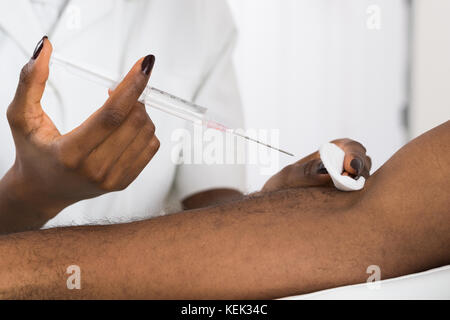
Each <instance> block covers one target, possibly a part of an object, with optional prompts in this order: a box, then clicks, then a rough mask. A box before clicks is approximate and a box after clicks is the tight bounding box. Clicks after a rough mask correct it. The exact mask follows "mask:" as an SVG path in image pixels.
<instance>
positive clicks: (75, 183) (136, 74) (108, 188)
mask: <svg viewBox="0 0 450 320" xmlns="http://www.w3.org/2000/svg"><path fill="white" fill-rule="evenodd" d="M51 52H52V46H51V43H50V42H49V40H48V39H47V38H46V37H44V38H43V39H42V40H41V41H40V42H39V44H38V46H37V47H36V50H35V53H34V54H33V57H32V58H31V59H30V61H29V62H28V63H27V64H26V65H25V66H24V67H23V69H22V72H21V75H20V81H19V85H18V88H17V92H16V95H15V97H14V100H13V101H12V103H11V104H10V106H9V108H8V111H7V117H8V121H9V124H10V127H11V131H12V134H13V137H14V142H15V146H16V161H15V163H14V165H13V166H12V168H11V169H10V170H9V171H8V173H7V174H6V175H5V177H3V178H2V180H0V234H1V233H8V232H17V231H23V230H27V229H34V228H39V227H41V226H42V225H44V224H45V223H46V222H47V221H48V220H49V219H51V218H53V217H54V216H55V215H56V214H58V213H59V212H60V211H61V210H62V209H64V208H65V207H67V206H69V205H71V204H73V203H75V202H78V201H80V200H84V199H88V198H93V197H96V196H99V195H102V194H105V193H108V192H112V191H118V190H123V189H124V188H126V187H127V186H128V185H129V184H130V183H131V182H133V181H134V180H135V179H136V177H137V176H138V175H139V173H140V172H141V171H142V170H143V169H144V168H145V166H146V165H147V164H148V163H149V161H150V160H151V159H152V157H153V156H154V155H155V153H156V152H157V151H158V148H159V140H158V139H157V137H156V135H155V126H154V125H153V123H152V121H151V120H150V117H149V116H148V114H147V113H146V111H145V107H144V105H142V104H140V103H138V101H137V100H138V98H139V96H140V95H141V93H142V91H143V90H144V88H145V86H146V85H147V82H148V80H149V78H150V73H151V71H152V68H153V65H154V61H155V58H154V56H152V55H149V56H147V57H145V58H142V59H140V60H139V61H138V62H137V63H136V64H135V65H134V66H133V68H132V69H131V70H130V72H129V73H128V75H127V76H126V77H125V79H124V80H123V81H122V82H121V83H120V84H119V86H118V87H117V88H116V89H115V90H114V91H113V92H111V93H110V97H109V98H108V100H107V101H106V102H105V104H104V105H103V106H102V107H101V108H100V109H98V110H97V111H96V112H95V113H94V114H92V115H91V116H90V117H89V118H88V119H87V120H86V121H85V122H84V123H83V124H81V125H80V126H79V127H78V128H76V129H74V130H73V131H71V132H69V133H68V134H66V135H61V134H60V133H59V131H58V130H57V128H56V127H55V125H54V124H53V122H52V120H51V119H50V118H49V117H48V116H47V114H46V113H45V112H44V111H43V109H42V107H41V103H40V101H41V97H42V95H43V93H44V89H45V85H46V81H47V78H48V75H49V59H50V55H51Z"/></svg>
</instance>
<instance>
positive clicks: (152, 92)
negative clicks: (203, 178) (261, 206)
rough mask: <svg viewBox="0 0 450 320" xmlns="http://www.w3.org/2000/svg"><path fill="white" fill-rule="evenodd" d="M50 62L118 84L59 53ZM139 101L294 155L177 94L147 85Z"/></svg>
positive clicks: (89, 77) (105, 83) (86, 76)
mask: <svg viewBox="0 0 450 320" xmlns="http://www.w3.org/2000/svg"><path fill="white" fill-rule="evenodd" d="M50 64H55V65H58V66H60V67H62V68H64V69H66V70H67V71H69V72H71V73H73V74H76V75H79V76H80V77H82V78H84V79H87V80H90V81H92V82H95V83H97V84H99V85H101V86H104V87H105V88H109V89H112V88H114V87H115V86H116V85H117V81H115V80H113V79H112V78H111V77H109V76H107V75H105V74H103V73H101V72H98V71H94V70H93V69H92V67H89V68H88V67H83V66H81V65H79V64H78V63H75V62H72V61H70V60H68V59H64V58H62V57H61V56H59V55H58V54H55V53H53V55H52V58H51V60H50ZM139 102H141V103H143V104H144V105H145V106H147V107H151V108H154V109H158V110H160V111H163V112H165V113H167V114H170V115H172V116H175V117H178V118H181V119H184V120H187V121H190V122H192V123H194V124H198V125H202V126H205V127H207V128H212V129H215V130H219V131H222V132H227V133H231V134H233V135H235V136H238V137H241V138H244V139H246V140H248V141H252V142H255V143H258V144H260V145H263V146H265V147H268V148H271V149H273V150H276V151H279V152H282V153H284V154H287V155H289V156H292V157H293V156H294V155H293V154H292V153H290V152H287V151H284V150H282V149H279V148H276V147H273V146H271V145H269V144H267V143H264V142H261V141H259V140H256V139H253V138H251V137H249V136H246V135H244V134H241V133H240V132H238V131H236V130H234V129H232V128H228V127H227V126H225V125H223V124H221V123H219V122H217V121H215V120H214V119H212V118H211V117H210V116H209V115H208V112H207V111H208V109H207V108H205V107H202V106H199V105H198V104H195V103H193V102H190V101H187V100H185V99H182V98H179V97H177V96H175V95H172V94H170V93H167V92H165V91H162V90H160V89H157V88H154V87H151V86H147V87H146V88H145V90H144V92H143V93H142V95H141V96H140V98H139Z"/></svg>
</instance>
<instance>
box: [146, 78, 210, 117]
mask: <svg viewBox="0 0 450 320" xmlns="http://www.w3.org/2000/svg"><path fill="white" fill-rule="evenodd" d="M139 101H140V102H142V103H144V104H145V105H148V106H150V107H153V108H155V109H159V110H161V111H164V112H166V113H170V114H172V115H174V116H176V117H179V118H182V119H185V120H188V121H192V122H196V123H201V122H202V120H203V119H204V117H205V114H206V111H207V109H206V108H204V107H202V106H199V105H196V104H194V103H192V102H189V101H187V100H184V99H181V98H179V97H176V96H174V95H172V94H170V93H167V92H164V91H162V90H159V89H156V88H153V87H150V86H147V87H146V88H145V90H144V92H143V93H142V95H141V97H140V98H139Z"/></svg>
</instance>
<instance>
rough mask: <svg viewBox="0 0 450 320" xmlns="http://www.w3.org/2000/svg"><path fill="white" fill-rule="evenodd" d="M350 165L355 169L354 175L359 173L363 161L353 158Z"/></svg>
mask: <svg viewBox="0 0 450 320" xmlns="http://www.w3.org/2000/svg"><path fill="white" fill-rule="evenodd" d="M350 166H351V167H352V168H353V169H355V171H356V175H358V176H359V175H360V174H361V169H362V167H363V163H362V161H361V159H358V158H355V159H353V160H352V161H351V162H350Z"/></svg>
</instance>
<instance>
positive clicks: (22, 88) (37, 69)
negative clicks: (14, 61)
mask: <svg viewBox="0 0 450 320" xmlns="http://www.w3.org/2000/svg"><path fill="white" fill-rule="evenodd" d="M52 50H53V49H52V45H51V43H50V41H49V40H48V38H47V37H46V36H44V37H43V38H42V39H41V40H40V41H39V42H38V44H37V45H36V48H35V50H34V52H33V55H32V57H31V59H30V60H29V61H28V63H27V64H26V65H25V66H24V67H23V68H22V71H21V72H20V79H19V84H18V86H17V90H16V94H15V96H14V99H13V101H12V103H11V104H10V106H9V108H8V120H9V122H10V124H12V125H14V126H22V127H23V126H26V125H27V121H28V119H36V118H37V117H39V116H41V115H42V113H43V111H42V107H41V99H42V95H43V94H44V90H45V85H46V83H47V79H48V75H49V61H50V56H51V53H52Z"/></svg>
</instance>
